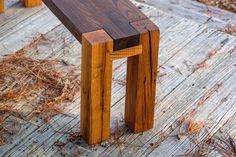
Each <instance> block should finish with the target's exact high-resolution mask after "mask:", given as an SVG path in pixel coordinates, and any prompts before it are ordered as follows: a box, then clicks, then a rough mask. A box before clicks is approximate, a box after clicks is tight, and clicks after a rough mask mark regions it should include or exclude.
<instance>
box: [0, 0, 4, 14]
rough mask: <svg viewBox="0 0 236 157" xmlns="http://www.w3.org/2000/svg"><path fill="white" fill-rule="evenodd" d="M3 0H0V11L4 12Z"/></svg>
mask: <svg viewBox="0 0 236 157" xmlns="http://www.w3.org/2000/svg"><path fill="white" fill-rule="evenodd" d="M4 8H5V7H4V0H0V13H3V12H4Z"/></svg>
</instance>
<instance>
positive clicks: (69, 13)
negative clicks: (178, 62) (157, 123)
mask: <svg viewBox="0 0 236 157" xmlns="http://www.w3.org/2000/svg"><path fill="white" fill-rule="evenodd" d="M43 1H44V3H45V4H46V5H47V6H48V7H49V8H50V9H51V10H52V12H53V13H54V14H55V15H56V16H57V17H58V18H59V19H60V20H61V21H62V23H63V24H64V25H65V26H66V27H67V28H68V29H69V30H70V31H71V33H72V34H73V35H74V36H75V37H76V38H77V39H78V40H79V41H80V43H82V78H81V113H80V115H81V121H80V126H81V128H80V129H81V130H80V133H81V135H82V137H84V138H85V139H86V141H87V142H88V143H89V144H97V143H100V142H102V141H104V140H107V139H108V138H109V137H110V104H111V82H112V61H113V60H115V59H121V58H128V65H127V85H126V102H125V122H126V124H127V125H128V127H130V128H131V130H132V131H133V132H135V133H139V132H143V131H146V130H148V129H151V128H152V127H153V125H154V109H155V93H156V78H157V66H158V65H157V64H158V63H157V61H158V48H159V38H160V32H159V29H158V27H157V26H156V25H155V24H153V23H152V22H151V21H150V20H149V19H148V18H147V17H146V16H145V15H144V14H143V13H142V12H141V11H139V10H138V9H137V8H136V7H135V6H134V5H133V4H132V3H131V2H130V1H129V0H43Z"/></svg>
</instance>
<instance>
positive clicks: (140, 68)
mask: <svg viewBox="0 0 236 157" xmlns="http://www.w3.org/2000/svg"><path fill="white" fill-rule="evenodd" d="M149 22H150V21H138V22H135V23H133V26H134V27H135V28H136V29H137V30H138V31H139V32H140V34H141V35H140V43H141V45H142V47H143V49H142V51H143V52H142V54H141V55H139V56H134V57H129V58H128V65H127V66H128V67H127V88H126V104H125V122H126V124H127V125H128V126H129V127H130V128H131V129H132V131H133V132H135V133H139V132H143V131H146V130H148V129H151V128H153V125H154V112H155V95H156V77H157V64H158V48H159V36H160V33H159V29H158V28H157V27H156V26H155V25H153V24H152V23H149Z"/></svg>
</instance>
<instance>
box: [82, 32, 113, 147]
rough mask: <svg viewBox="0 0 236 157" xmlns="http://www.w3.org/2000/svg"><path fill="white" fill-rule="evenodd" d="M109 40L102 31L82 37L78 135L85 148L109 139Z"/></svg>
mask: <svg viewBox="0 0 236 157" xmlns="http://www.w3.org/2000/svg"><path fill="white" fill-rule="evenodd" d="M112 50H113V40H112V39H111V38H110V36H109V35H108V34H107V33H106V32H105V31H104V30H98V31H95V32H90V33H85V34H84V35H83V36H82V82H81V86H82V87H81V123H80V124H81V135H82V136H83V137H84V138H85V139H86V141H87V142H88V143H89V144H97V143H99V142H102V141H104V140H106V139H108V138H109V137H110V107H111V106H110V103H111V81H112V61H111V60H110V59H109V52H112Z"/></svg>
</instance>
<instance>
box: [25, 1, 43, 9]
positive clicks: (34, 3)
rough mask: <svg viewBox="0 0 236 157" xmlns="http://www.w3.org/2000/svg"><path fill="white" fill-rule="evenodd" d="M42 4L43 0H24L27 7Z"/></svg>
mask: <svg viewBox="0 0 236 157" xmlns="http://www.w3.org/2000/svg"><path fill="white" fill-rule="evenodd" d="M41 4H42V0H24V5H25V7H27V8H28V7H34V6H37V5H41Z"/></svg>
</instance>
